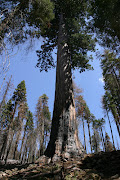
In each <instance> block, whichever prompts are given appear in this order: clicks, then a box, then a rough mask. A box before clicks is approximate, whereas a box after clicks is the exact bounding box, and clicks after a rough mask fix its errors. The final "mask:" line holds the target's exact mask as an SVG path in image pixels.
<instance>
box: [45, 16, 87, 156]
mask: <svg viewBox="0 0 120 180" xmlns="http://www.w3.org/2000/svg"><path fill="white" fill-rule="evenodd" d="M66 42H67V33H66V31H65V24H64V21H63V15H62V14H61V15H60V24H59V34H58V53H57V69H56V90H55V101H54V111H53V119H52V128H51V135H50V141H49V143H48V146H47V149H46V151H45V155H46V156H48V157H53V156H54V155H56V156H57V157H60V156H61V155H64V157H65V154H67V155H68V154H69V155H70V156H71V155H72V156H73V155H78V154H79V155H80V154H82V153H83V151H84V150H83V147H82V145H81V143H80V142H79V139H78V129H77V122H76V114H75V103H74V97H73V83H72V73H71V65H70V53H69V49H68V45H67V43H66ZM66 152H67V153H66ZM56 156H54V157H56Z"/></svg>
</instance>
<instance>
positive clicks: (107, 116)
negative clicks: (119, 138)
mask: <svg viewBox="0 0 120 180" xmlns="http://www.w3.org/2000/svg"><path fill="white" fill-rule="evenodd" d="M107 117H108V121H109V126H110V131H111V136H112V143H113V148H114V150H115V142H114V137H113V131H112V126H111V122H110V118H109V115H108V112H107Z"/></svg>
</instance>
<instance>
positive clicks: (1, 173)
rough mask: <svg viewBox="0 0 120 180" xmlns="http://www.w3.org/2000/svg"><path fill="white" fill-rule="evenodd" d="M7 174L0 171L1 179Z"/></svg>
mask: <svg viewBox="0 0 120 180" xmlns="http://www.w3.org/2000/svg"><path fill="white" fill-rule="evenodd" d="M6 175H7V174H6V173H4V172H2V171H0V179H2V178H3V177H5V176H6Z"/></svg>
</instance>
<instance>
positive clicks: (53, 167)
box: [0, 151, 120, 180]
mask: <svg viewBox="0 0 120 180" xmlns="http://www.w3.org/2000/svg"><path fill="white" fill-rule="evenodd" d="M0 171H1V172H0V174H1V173H3V176H2V178H0V179H1V180H2V179H4V180H26V179H34V180H35V179H36V180H37V179H38V180H59V179H60V180H64V179H65V180H77V179H78V180H112V179H116V180H118V179H119V180H120V151H112V152H100V153H98V154H88V155H85V157H84V158H82V160H81V159H80V158H76V159H75V158H74V159H71V160H69V161H67V160H65V159H64V160H63V161H58V162H55V163H53V162H50V163H49V164H42V163H41V162H38V163H36V164H25V165H14V166H13V165H12V166H11V165H9V166H6V167H5V166H3V167H2V169H0Z"/></svg>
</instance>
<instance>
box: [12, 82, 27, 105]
mask: <svg viewBox="0 0 120 180" xmlns="http://www.w3.org/2000/svg"><path fill="white" fill-rule="evenodd" d="M12 100H13V101H15V102H16V103H20V102H23V101H26V87H25V81H21V83H20V84H18V86H17V88H16V89H15V91H14V93H13V96H12Z"/></svg>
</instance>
